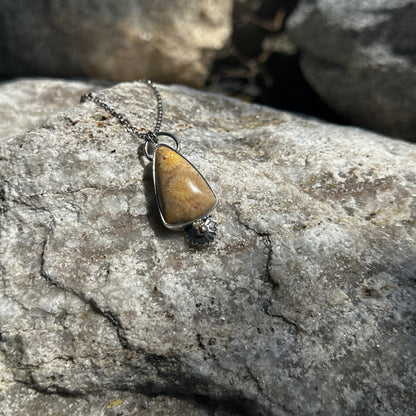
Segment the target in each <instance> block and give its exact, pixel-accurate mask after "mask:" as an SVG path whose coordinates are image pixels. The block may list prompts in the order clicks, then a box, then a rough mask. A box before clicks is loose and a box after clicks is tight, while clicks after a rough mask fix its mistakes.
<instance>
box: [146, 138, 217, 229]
mask: <svg viewBox="0 0 416 416" xmlns="http://www.w3.org/2000/svg"><path fill="white" fill-rule="evenodd" d="M153 175H154V180H155V190H156V197H157V198H158V203H159V209H160V211H161V214H162V217H163V220H164V221H165V223H166V225H168V226H169V225H172V226H179V225H182V224H185V223H189V222H191V221H194V220H196V219H198V218H201V217H202V216H204V215H205V214H207V213H208V212H209V211H211V210H212V209H213V208H214V207H215V205H216V203H217V198H216V196H215V194H214V192H213V191H212V189H211V188H210V186H209V185H208V183H207V181H206V180H205V178H204V177H203V176H202V175H201V174H200V173H199V172H198V170H197V169H196V168H195V167H194V166H193V165H192V164H191V163H190V162H188V160H186V159H185V158H184V157H183V156H182V155H180V154H179V153H178V152H176V151H175V150H173V149H172V148H170V147H169V146H166V145H159V146H158V147H157V148H156V151H155V154H154V156H153Z"/></svg>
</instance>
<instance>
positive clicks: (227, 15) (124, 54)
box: [0, 0, 232, 85]
mask: <svg viewBox="0 0 416 416" xmlns="http://www.w3.org/2000/svg"><path fill="white" fill-rule="evenodd" d="M231 12H232V0H200V1H193V2H185V1H183V0H170V1H165V0H140V1H139V0H121V1H120V0H100V1H94V0H78V1H76V2H68V1H66V0H54V1H53V2H45V1H43V2H33V1H31V0H22V1H19V2H16V1H14V0H3V1H2V3H1V7H0V77H1V76H9V77H10V76H12V77H16V76H17V77H19V76H26V75H41V76H55V77H86V78H100V79H106V80H110V81H126V80H135V79H138V78H140V77H148V78H152V79H153V80H158V81H161V82H162V81H164V82H180V83H185V84H189V85H201V84H203V82H204V81H205V78H206V77H207V75H208V71H209V68H210V64H211V62H212V60H213V58H214V55H215V52H216V51H217V50H219V49H221V48H222V47H223V46H224V45H225V43H226V42H227V40H228V38H229V36H230V33H231Z"/></svg>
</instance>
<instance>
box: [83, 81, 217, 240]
mask: <svg viewBox="0 0 416 416" xmlns="http://www.w3.org/2000/svg"><path fill="white" fill-rule="evenodd" d="M138 82H141V83H144V84H146V85H147V86H149V87H150V88H151V89H152V90H153V92H154V94H155V97H156V100H157V118H156V126H155V128H154V130H153V131H152V130H149V131H146V132H143V131H141V130H139V129H138V128H137V127H135V126H134V125H133V124H131V123H130V121H129V120H128V119H127V118H126V116H125V115H124V114H122V113H119V112H117V111H116V110H115V109H114V108H112V107H110V106H109V105H108V104H107V103H105V102H104V101H102V100H101V99H100V98H99V97H97V96H96V95H94V94H92V93H88V94H85V95H83V96H82V97H81V103H82V102H84V101H93V102H94V103H96V104H98V105H99V106H101V107H102V108H104V109H105V110H106V111H107V112H108V113H110V114H111V115H112V116H114V117H116V118H117V119H118V121H119V122H120V124H121V125H122V126H123V127H124V128H125V129H126V130H127V131H128V132H129V133H131V134H133V135H134V136H136V137H138V138H139V139H141V140H144V141H145V144H144V155H145V156H146V158H147V159H148V160H150V161H151V162H152V163H153V184H154V189H155V194H156V201H157V206H158V209H159V214H160V217H161V219H162V222H163V224H164V225H165V227H167V228H169V229H171V230H180V229H183V230H184V232H185V235H186V237H187V239H188V241H189V242H190V243H191V244H192V245H205V244H208V243H210V242H212V241H213V240H214V237H215V235H216V232H217V223H216V222H215V221H213V220H212V218H211V215H209V213H210V212H211V211H212V210H213V209H214V208H215V207H216V205H217V203H218V198H217V196H216V195H215V193H214V191H213V190H212V189H211V186H210V185H209V184H208V182H207V181H206V179H205V178H204V177H203V176H202V174H201V173H200V172H199V171H198V169H197V168H196V167H195V166H194V165H193V164H192V163H191V162H189V160H187V159H186V158H185V157H184V156H182V154H181V153H180V152H179V140H178V139H177V138H176V136H174V135H173V134H172V133H168V132H163V131H160V127H161V125H162V117H163V105H162V97H161V95H160V92H159V90H158V89H157V88H156V86H155V85H154V84H153V82H152V81H150V80H148V79H140V80H139V81H138ZM161 138H169V139H170V140H171V141H173V143H174V146H173V147H172V146H170V145H168V144H166V143H163V142H161V141H160V139H161Z"/></svg>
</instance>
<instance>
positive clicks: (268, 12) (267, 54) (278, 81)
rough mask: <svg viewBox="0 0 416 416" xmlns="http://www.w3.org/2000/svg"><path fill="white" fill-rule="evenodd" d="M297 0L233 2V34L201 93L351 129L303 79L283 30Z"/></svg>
mask: <svg viewBox="0 0 416 416" xmlns="http://www.w3.org/2000/svg"><path fill="white" fill-rule="evenodd" d="M297 4H298V1H297V0H262V1H258V2H247V1H236V2H235V6H234V13H233V35H232V38H231V41H230V42H229V44H228V45H227V46H226V47H225V48H224V49H223V50H222V51H221V52H220V53H219V54H218V56H217V59H216V60H215V61H214V64H213V66H212V69H211V73H210V76H209V78H208V80H207V82H206V84H205V89H207V90H209V91H214V92H217V93H221V94H225V95H229V96H233V97H236V98H240V99H243V100H244V101H249V102H254V103H259V104H263V105H267V106H270V107H273V108H277V109H280V110H284V111H291V112H295V113H302V114H306V115H309V116H314V117H318V118H321V119H324V120H328V121H330V122H334V123H338V124H344V125H345V124H350V123H349V122H348V121H347V120H346V119H344V118H342V117H341V116H339V115H338V114H337V113H336V112H335V111H333V110H332V109H331V108H330V107H329V106H328V105H327V104H326V103H325V102H324V101H323V100H322V99H321V98H320V97H319V95H318V94H317V93H316V92H315V90H314V89H313V88H312V87H311V85H310V84H309V83H308V81H307V80H306V79H305V77H304V75H303V73H302V70H301V67H300V58H301V56H300V53H299V52H298V50H297V48H296V46H295V45H294V43H293V42H292V40H291V39H290V37H289V36H287V32H286V30H285V26H286V20H287V18H288V17H289V16H290V14H291V13H292V12H293V10H294V9H295V8H296V6H297Z"/></svg>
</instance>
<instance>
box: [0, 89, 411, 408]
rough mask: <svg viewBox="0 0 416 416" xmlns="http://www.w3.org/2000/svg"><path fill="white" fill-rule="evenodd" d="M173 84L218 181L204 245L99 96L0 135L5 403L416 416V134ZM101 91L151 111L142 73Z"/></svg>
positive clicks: (0, 333) (166, 124)
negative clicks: (193, 241) (391, 133)
mask: <svg viewBox="0 0 416 416" xmlns="http://www.w3.org/2000/svg"><path fill="white" fill-rule="evenodd" d="M34 82H37V81H34ZM159 88H160V91H161V95H162V98H163V101H164V114H165V115H164V121H163V123H162V129H163V130H165V131H168V132H172V133H176V134H177V136H178V137H179V139H180V140H181V144H182V146H181V148H182V152H183V154H184V156H186V157H188V158H189V159H190V160H191V161H192V162H193V163H194V164H195V165H196V166H197V167H198V168H199V169H200V170H201V172H203V173H204V174H205V176H206V178H207V180H208V181H209V182H210V184H211V186H212V187H213V189H214V190H215V191H216V193H217V195H218V197H219V204H218V206H217V208H216V210H215V212H214V219H215V220H216V221H218V222H219V225H218V234H219V235H218V237H217V239H216V241H215V242H214V243H213V244H211V245H209V246H207V247H204V248H193V247H191V246H189V245H188V244H187V243H186V242H185V239H184V236H183V235H182V233H181V232H173V231H170V230H168V229H166V228H164V227H163V225H162V224H161V221H160V218H159V215H158V213H157V208H156V201H155V197H154V194H153V184H152V173H151V166H150V165H149V162H148V161H147V159H145V158H144V157H143V156H142V144H141V143H140V142H139V141H138V139H137V138H136V137H134V136H132V135H131V134H129V133H128V132H126V131H124V130H123V128H122V127H121V126H120V124H119V123H118V121H117V119H116V118H115V117H111V116H110V115H109V114H107V113H106V112H105V111H104V110H103V109H102V108H100V107H98V106H96V105H95V104H94V103H92V102H85V103H83V104H77V105H74V106H72V107H69V108H67V109H66V110H65V111H63V112H59V113H57V114H55V115H53V116H51V117H50V118H49V119H48V120H47V121H46V122H44V123H43V125H42V126H41V127H40V128H37V129H35V130H32V131H30V132H27V133H25V134H22V135H18V136H14V137H9V138H3V139H2V141H1V142H0V184H1V186H0V189H1V191H0V204H1V205H0V215H1V217H0V235H1V239H0V276H1V291H0V402H1V403H2V406H1V413H2V415H5V416H9V415H13V416H14V415H21V414H28V413H29V414H31V415H43V414H61V415H86V414H88V415H103V414H109V415H116V414H123V415H156V414H169V415H188V414H189V415H191V414H192V415H198V416H205V415H208V414H209V415H215V416H228V415H229V416H231V415H240V416H244V415H247V416H248V415H250V416H253V415H254V416H257V415H259V416H277V415H279V416H280V415H311V414H322V415H352V414H366V415H373V414H377V415H391V414H398V415H409V416H410V415H412V414H414V413H415V411H416V404H415V401H414V397H415V394H416V387H415V383H414V375H415V372H416V331H415V329H416V320H415V317H416V315H415V312H416V285H415V283H416V260H415V259H416V231H415V230H416V227H415V225H416V224H415V223H416V215H415V213H416V163H415V162H416V147H415V146H414V145H412V144H409V143H405V142H402V141H400V140H393V139H389V138H386V137H383V136H380V135H377V134H374V133H370V132H368V131H365V130H361V129H359V128H352V127H342V126H337V125H332V124H329V123H326V122H322V121H318V120H315V119H311V118H306V117H301V116H298V115H293V114H289V113H285V112H278V111H274V110H271V109H268V108H265V107H262V106H259V105H253V104H248V103H244V102H242V101H237V100H233V99H230V98H226V97H221V96H216V95H212V94H207V93H201V92H198V91H195V90H192V89H189V88H185V87H179V86H163V85H159ZM97 94H98V95H99V96H100V97H101V98H102V99H103V100H105V101H106V102H107V103H109V104H110V105H112V106H113V107H115V108H116V109H117V110H118V111H121V112H123V113H124V114H126V116H127V117H128V118H129V119H130V120H131V121H133V122H134V124H136V125H137V126H138V127H139V128H143V129H149V128H152V127H153V125H154V122H155V102H154V96H153V93H152V91H151V90H149V89H148V87H147V86H146V85H144V84H139V83H126V84H120V85H117V86H115V87H113V88H110V89H106V90H101V91H99V92H97ZM39 104H41V103H39Z"/></svg>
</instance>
